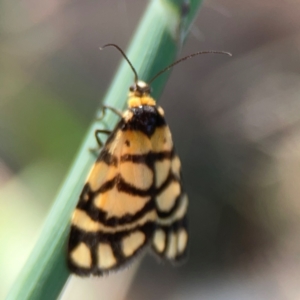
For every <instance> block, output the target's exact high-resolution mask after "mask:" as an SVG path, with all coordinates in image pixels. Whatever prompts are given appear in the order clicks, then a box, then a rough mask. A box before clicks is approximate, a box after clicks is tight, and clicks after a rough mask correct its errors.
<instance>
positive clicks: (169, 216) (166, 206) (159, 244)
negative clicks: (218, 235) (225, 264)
mask: <svg viewBox="0 0 300 300" xmlns="http://www.w3.org/2000/svg"><path fill="white" fill-rule="evenodd" d="M152 144H153V148H154V150H155V152H154V153H157V155H156V156H157V158H156V160H155V164H154V173H155V185H156V197H155V204H156V211H157V221H156V224H157V226H156V229H155V233H154V235H153V241H152V249H153V250H154V252H155V253H156V254H158V255H159V256H160V257H162V258H164V259H168V260H170V261H171V262H174V263H176V262H180V261H181V260H182V259H184V258H185V257H186V252H187V244H188V231H187V217H186V213H187V208H188V197H187V195H186V194H185V193H184V191H183V186H182V180H181V163H180V160H179V157H178V156H177V155H176V154H175V150H174V146H173V142H172V137H171V133H170V130H169V128H168V126H164V127H162V128H159V129H157V130H156V132H155V134H154V135H153V137H152Z"/></svg>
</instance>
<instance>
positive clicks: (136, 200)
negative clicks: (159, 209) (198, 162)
mask: <svg viewBox="0 0 300 300" xmlns="http://www.w3.org/2000/svg"><path fill="white" fill-rule="evenodd" d="M121 122H122V121H121ZM120 124H121V125H122V123H120ZM121 125H120V126H118V128H117V129H116V130H115V132H114V133H113V135H112V136H111V137H110V138H109V140H108V142H107V143H106V145H105V146H104V149H103V150H102V151H101V153H100V155H99V158H98V160H97V162H96V163H95V165H94V167H93V168H92V170H91V172H90V174H89V176H88V179H87V182H86V184H85V186H84V189H83V191H82V193H81V196H80V199H79V203H78V205H77V207H76V209H75V212H74V214H73V218H72V224H71V233H70V239H69V249H68V264H69V268H70V270H71V271H72V272H73V273H75V274H77V275H81V276H86V275H91V274H92V275H102V274H105V273H107V272H109V271H111V270H116V269H118V268H120V267H122V266H124V265H126V263H128V262H129V261H130V260H131V259H132V258H133V257H135V255H136V254H138V252H140V251H141V250H142V249H143V248H144V247H145V246H146V245H147V244H148V242H149V241H151V240H152V236H153V232H154V228H155V220H156V210H155V204H154V198H153V196H151V191H152V186H153V184H154V174H153V169H152V168H151V166H149V164H148V165H147V163H146V159H145V155H144V154H145V153H147V152H149V151H150V147H151V143H150V140H149V139H148V138H147V136H145V135H144V134H143V133H141V132H139V131H122V130H121V128H122V126H121ZM133 157H135V158H140V159H138V160H134V159H133Z"/></svg>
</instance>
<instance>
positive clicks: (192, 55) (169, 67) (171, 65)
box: [149, 51, 232, 84]
mask: <svg viewBox="0 0 300 300" xmlns="http://www.w3.org/2000/svg"><path fill="white" fill-rule="evenodd" d="M210 53H213V54H226V55H228V56H232V54H231V53H229V52H225V51H201V52H196V53H193V54H190V55H188V56H185V57H183V58H180V59H179V60H177V61H175V62H173V63H172V64H170V65H169V66H167V67H165V68H164V69H163V70H161V71H159V72H158V73H157V74H156V75H155V76H154V77H153V78H152V79H151V80H150V81H149V84H151V83H152V82H153V81H154V80H155V79H156V78H157V77H158V76H160V75H161V74H162V73H164V72H166V71H168V70H169V69H171V68H172V67H174V66H175V65H177V64H179V63H181V62H182V61H184V60H187V59H190V58H192V57H194V56H197V55H200V54H210Z"/></svg>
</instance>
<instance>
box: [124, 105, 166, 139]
mask: <svg viewBox="0 0 300 300" xmlns="http://www.w3.org/2000/svg"><path fill="white" fill-rule="evenodd" d="M123 120H124V122H123V125H122V130H139V131H142V132H144V133H145V134H146V135H148V136H151V135H152V134H153V133H154V131H155V129H156V128H157V127H161V126H165V125H166V121H165V118H164V111H163V109H162V108H161V107H159V106H154V105H139V106H134V107H129V109H128V110H126V111H125V112H124V114H123Z"/></svg>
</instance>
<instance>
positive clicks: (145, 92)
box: [128, 80, 155, 107]
mask: <svg viewBox="0 0 300 300" xmlns="http://www.w3.org/2000/svg"><path fill="white" fill-rule="evenodd" d="M150 93H151V87H150V85H149V84H148V83H146V82H144V81H141V80H138V81H137V82H135V83H134V84H133V85H132V86H131V87H130V88H129V99H128V106H129V107H137V106H143V105H150V106H155V100H154V99H153V98H152V97H151V96H150Z"/></svg>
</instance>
